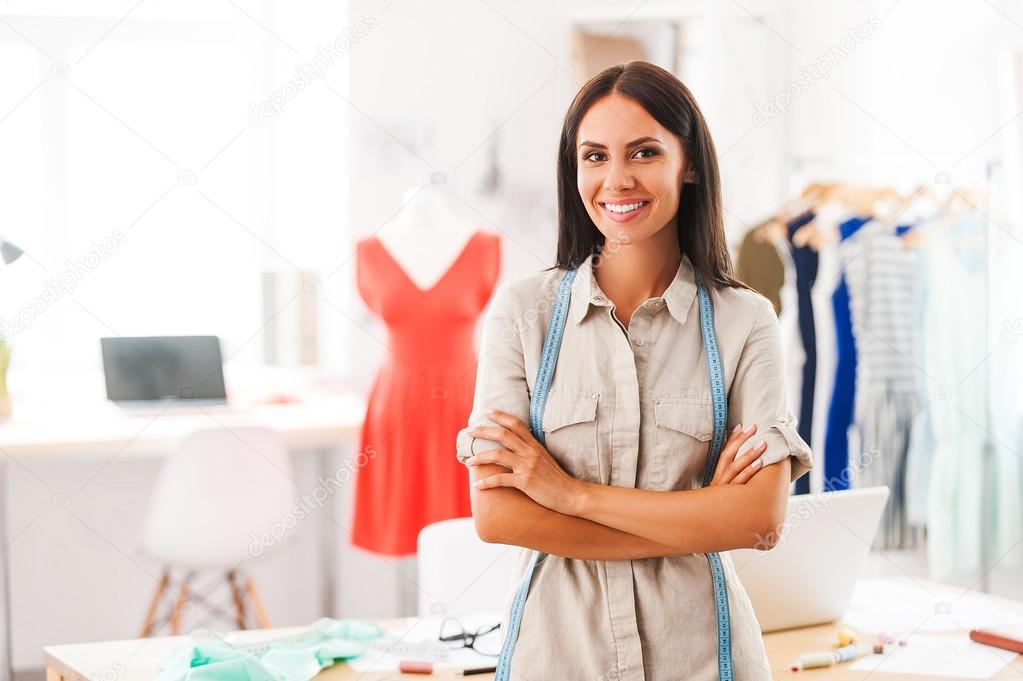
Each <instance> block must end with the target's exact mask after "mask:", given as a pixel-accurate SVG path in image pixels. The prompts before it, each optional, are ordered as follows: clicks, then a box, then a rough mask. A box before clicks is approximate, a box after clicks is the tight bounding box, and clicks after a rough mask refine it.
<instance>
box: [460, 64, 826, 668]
mask: <svg viewBox="0 0 1023 681" xmlns="http://www.w3.org/2000/svg"><path fill="white" fill-rule="evenodd" d="M558 192H559V238H558V253H557V265H556V266H555V267H553V268H551V269H549V270H546V271H544V272H540V273H537V274H533V275H529V276H527V277H524V278H522V279H519V280H515V281H511V282H507V283H505V284H503V285H502V286H500V287H499V288H498V290H497V292H496V294H495V296H494V299H493V302H492V304H491V306H490V309H489V310H488V313H487V317H486V322H485V326H484V336H483V347H482V348H481V353H480V358H481V359H480V365H479V368H478V373H477V383H476V394H475V399H474V405H473V410H472V414H471V416H470V418H469V427H467V428H465V429H463V430H462V431H461V432H460V433H459V436H458V442H457V448H458V457H459V459H460V460H461V461H463V462H465V463H466V464H467V465H468V466H469V467H470V476H471V478H472V481H473V483H472V487H473V490H472V506H473V516H474V518H475V524H476V528H477V531H478V533H479V535H480V537H482V538H483V539H484V540H485V541H489V542H497V543H503V544H513V545H517V546H522V547H526V548H529V549H534V550H535V551H537V552H539V553H537V554H535V556H534V554H532V553H531V552H526V553H527V556H525V557H524V558H523V561H524V562H523V578H522V580H521V582H520V584H521V588H520V593H522V594H523V597H522V600H521V602H520V599H519V598H518V597H517V598H516V601H515V602H516V603H520V605H521V606H522V607H521V608H519V607H513V608H512V609H511V610H510V611H509V612H508V613H507V614H506V617H505V620H504V625H505V629H504V631H506V632H507V636H506V639H505V647H506V649H505V651H504V655H503V656H502V663H499V667H498V679H499V680H500V679H503V678H508V676H509V675H510V674H511V673H513V672H514V673H515V675H517V676H518V675H521V676H523V677H525V678H530V677H535V676H537V675H540V676H542V677H543V678H617V679H622V680H634V681H640V680H644V681H661V680H664V681H667V680H668V679H677V678H679V676H680V672H679V670H680V669H685V670H686V671H685V673H684V676H685V678H687V679H704V680H710V679H716V678H722V679H731V678H733V677H734V678H741V679H769V678H771V674H770V669H769V666H768V662H767V657H766V654H765V652H764V647H763V642H762V640H761V637H760V629H759V625H758V624H757V621H756V617H755V616H754V614H753V610H752V607H751V606H750V603H749V599H748V597H747V596H746V593H745V591H744V589H743V588H742V584H741V583H740V582H739V580H738V578H737V576H736V574H735V570H734V567H733V566H732V564H731V561H730V559H729V558H728V557H727V555H724V554H722V555H720V556H718V554H717V552H719V551H726V550H729V549H734V548H740V547H760V548H765V549H766V548H770V547H771V546H773V544H774V542H775V540H776V537H777V536H778V533H777V530H778V527H779V525H780V523H781V521H782V518H783V515H784V511H785V507H786V497H787V494H788V488H789V484H790V482H791V481H792V480H793V479H795V478H797V477H799V476H801V475H803V474H804V473H805V472H806V471H808V470H809V468H810V466H811V461H810V451H809V448H808V447H807V445H806V443H805V442H803V441H802V440H801V439H800V438H799V436H798V435H797V433H796V431H795V430H794V425H795V420H794V418H793V417H792V415H791V414H790V413H789V412H788V411H787V409H786V406H785V404H786V403H785V391H784V383H783V380H782V373H783V372H782V366H783V365H782V357H781V349H780V345H779V332H778V322H777V318H776V317H775V314H774V309H773V307H772V306H771V304H770V302H768V301H767V299H766V298H764V297H762V296H760V295H759V294H757V293H755V292H753V291H752V290H750V289H749V288H747V287H746V286H745V285H743V284H742V283H741V282H739V281H737V280H736V279H735V278H734V277H733V276H732V274H731V260H730V258H729V254H728V251H727V247H726V245H725V239H724V229H723V225H722V219H721V210H722V209H721V198H720V189H719V182H718V170H717V162H716V159H715V154H714V146H713V143H712V142H711V139H710V136H709V134H708V132H707V126H706V123H705V122H704V120H703V116H702V115H701V113H700V111H699V108H698V107H697V105H696V102H695V101H694V100H693V98H692V94H691V93H690V92H689V90H688V89H687V88H686V87H685V86H684V85H683V84H682V83H681V82H680V81H679V80H678V79H677V78H675V77H674V76H673V75H671V74H670V73H668V72H667V71H664V70H663V69H660V68H658V67H656V66H654V65H652V64H648V63H645V62H630V63H628V64H624V65H619V66H615V67H612V68H609V69H607V70H605V71H603V72H602V73H600V74H598V75H597V76H595V77H594V78H593V79H592V80H590V81H589V82H588V83H587V84H586V85H585V86H584V87H583V88H582V90H581V91H580V92H579V94H578V95H577V96H576V98H575V100H574V101H573V103H572V105H571V107H570V109H569V111H568V114H567V115H566V118H565V124H564V128H563V132H562V137H561V146H560V150H559V161H558ZM569 275H571V276H572V277H573V279H571V280H566V281H565V282H564V286H565V290H567V291H568V292H570V296H569V299H568V300H569V303H568V307H567V310H566V311H565V312H566V313H565V315H564V317H558V318H555V317H554V315H553V312H552V311H553V309H554V308H555V305H554V301H555V297H556V295H557V293H558V291H559V288H560V287H561V286H562V284H563V279H564V278H565V277H566V276H569ZM555 319H556V320H557V321H558V322H562V323H563V324H564V326H563V335H562V338H561V342H560V350H559V352H558V354H557V364H556V368H555V370H554V372H553V377H552V379H551V383H550V386H549V399H547V401H546V404H545V407H544V412H543V422H542V433H541V432H540V431H537V432H534V431H532V430H531V429H530V428H529V427H528V426H527V425H526V423H527V422H528V418H529V410H530V400H531V398H533V399H535V396H536V393H537V391H538V390H541V389H542V383H540V385H539V386H538V382H539V379H538V378H537V377H538V372H539V371H540V366H541V359H540V358H541V352H542V348H543V347H544V345H545V335H546V333H547V329H548V327H549V326H550V325H551V324H552V321H553V320H555ZM556 328H557V327H556ZM556 347H557V346H556ZM708 369H710V371H709V370H708ZM712 375H713V376H714V380H713V381H712V380H711V376H712ZM715 405H716V406H715ZM726 427H727V428H728V430H729V431H730V433H729V434H728V435H727V436H726V432H725V428H726ZM541 434H542V437H541ZM754 435H756V438H754V439H752V440H751V438H753V436H754ZM538 438H539V439H538ZM722 445H723V446H722ZM719 451H720V457H719V458H718V459H717V460H716V462H715V456H717V454H718V452H719ZM704 553H706V554H708V555H707V556H705V555H702V554H704ZM540 557H542V558H540ZM533 558H537V560H533ZM527 559H529V560H528V562H527ZM534 565H535V568H534V567H533V566H534ZM712 586H713V588H712ZM584 604H585V605H584ZM580 605H584V608H583V609H580V607H579V606H580ZM722 612H724V613H725V614H724V615H722V614H721V613H722ZM516 622H517V623H518V625H519V627H518V635H517V637H516V636H515V635H514V634H513V633H512V632H513V631H514V630H515V629H514V626H509V625H513V624H514V623H516ZM556 651H557V652H556ZM564 651H570V653H569V654H564ZM501 664H504V667H502V666H501ZM733 675H734V676H733Z"/></svg>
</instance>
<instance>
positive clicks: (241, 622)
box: [227, 570, 246, 629]
mask: <svg viewBox="0 0 1023 681" xmlns="http://www.w3.org/2000/svg"><path fill="white" fill-rule="evenodd" d="M227 583H228V584H230V585H231V599H232V600H233V601H234V611H235V618H236V619H237V621H238V628H239V629H245V628H246V627H245V601H244V600H243V599H242V590H241V588H240V587H239V586H238V579H237V577H236V576H235V572H234V570H230V571H229V572H228V573H227Z"/></svg>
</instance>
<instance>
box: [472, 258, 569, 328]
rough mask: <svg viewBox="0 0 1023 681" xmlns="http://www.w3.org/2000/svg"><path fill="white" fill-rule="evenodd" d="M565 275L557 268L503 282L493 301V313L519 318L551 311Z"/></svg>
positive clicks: (491, 306)
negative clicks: (559, 284) (559, 285)
mask: <svg viewBox="0 0 1023 681" xmlns="http://www.w3.org/2000/svg"><path fill="white" fill-rule="evenodd" d="M564 274H565V272H564V270H560V269H556V268H555V269H551V270H543V271H540V272H534V273H532V274H527V275H524V276H520V277H515V278H513V279H508V280H505V281H503V282H501V283H500V284H499V285H498V287H497V289H496V290H495V291H494V296H493V299H492V300H491V305H490V309H491V313H492V314H497V315H500V316H518V315H520V314H525V313H527V312H528V311H529V310H533V311H534V312H533V314H542V313H543V312H545V311H547V310H548V309H549V307H550V302H551V301H552V300H553V299H554V295H555V293H556V292H557V288H558V283H559V282H560V281H561V278H562V277H563V276H564Z"/></svg>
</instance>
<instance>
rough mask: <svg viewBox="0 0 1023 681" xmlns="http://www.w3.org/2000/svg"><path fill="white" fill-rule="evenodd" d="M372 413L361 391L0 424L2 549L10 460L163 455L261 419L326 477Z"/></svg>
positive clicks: (328, 549) (2, 630) (326, 560)
mask: <svg viewBox="0 0 1023 681" xmlns="http://www.w3.org/2000/svg"><path fill="white" fill-rule="evenodd" d="M365 413H366V405H365V401H364V399H363V398H362V397H358V396H355V395H348V396H326V395H325V396H322V397H310V398H309V400H308V401H306V402H302V403H293V404H281V405H251V406H246V407H237V408H233V407H232V408H227V409H221V408H192V407H188V408H184V409H183V410H179V409H174V408H168V409H165V410H163V411H153V412H140V413H131V412H127V411H124V410H121V409H119V408H117V407H115V406H113V405H111V404H103V405H98V406H97V407H96V408H94V409H93V410H92V411H79V412H76V413H68V414H52V413H51V414H46V415H34V416H33V415H31V414H29V415H25V416H22V415H21V414H20V413H18V412H16V414H15V420H13V421H9V422H7V423H4V424H2V425H0V548H2V547H6V546H7V542H8V538H7V515H6V512H7V507H6V504H7V497H8V496H9V495H8V494H7V493H6V489H7V477H6V474H7V471H6V467H7V466H8V465H10V463H11V462H12V461H17V462H19V463H22V464H24V463H26V462H27V461H30V460H32V459H67V460H75V461H83V460H89V459H93V460H102V461H114V460H124V459H136V458H142V457H145V458H151V459H152V458H161V457H164V456H166V455H167V454H168V453H170V452H172V451H173V450H174V449H175V447H176V446H177V445H178V443H179V442H180V441H181V440H182V439H183V438H184V437H186V436H187V435H188V434H189V433H191V432H193V431H196V430H200V429H206V428H231V427H236V426H241V425H260V426H266V427H269V428H272V429H274V430H275V431H277V433H278V434H279V435H280V436H281V438H282V439H283V441H284V444H285V446H286V447H287V448H288V449H289V450H290V451H293V452H294V451H303V452H314V453H315V454H316V455H317V457H318V459H319V461H318V467H319V470H320V472H321V474H323V475H324V476H325V477H330V476H331V475H333V472H332V470H333V467H332V466H331V463H330V459H331V455H332V453H333V452H335V451H336V450H337V449H338V448H339V447H341V446H342V445H344V444H345V443H346V442H349V441H351V440H352V439H353V438H354V436H355V435H356V433H357V432H358V430H359V428H360V426H361V424H362V421H363V418H364V417H365ZM327 525H328V523H324V528H323V532H322V533H321V536H320V544H321V556H320V559H321V561H322V562H323V567H324V584H323V604H322V607H321V610H322V612H323V613H324V614H326V615H327V616H330V614H331V613H332V612H333V611H334V600H335V598H334V595H335V586H334V579H335V578H336V576H337V574H338V570H339V567H338V565H337V556H338V553H339V552H338V551H337V550H336V542H337V539H336V537H335V534H336V533H334V532H330V531H329V527H327ZM8 559H9V558H8V552H7V551H4V550H0V681H8V679H9V675H10V673H11V672H10V666H11V664H10V663H11V634H10V632H11V612H10V600H9V598H10V597H9V594H10V584H9V565H8Z"/></svg>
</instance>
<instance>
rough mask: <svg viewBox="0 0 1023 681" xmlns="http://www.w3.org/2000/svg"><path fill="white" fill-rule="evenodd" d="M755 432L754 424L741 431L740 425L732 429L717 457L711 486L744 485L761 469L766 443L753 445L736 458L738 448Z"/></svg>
mask: <svg viewBox="0 0 1023 681" xmlns="http://www.w3.org/2000/svg"><path fill="white" fill-rule="evenodd" d="M755 432H757V426H756V424H754V425H752V426H750V427H749V428H747V429H746V430H743V429H742V424H741V423H740V424H738V425H737V426H735V428H733V429H732V432H731V433H729V434H728V439H726V440H725V445H724V447H722V448H721V456H719V457H718V465H717V467H716V468H715V469H714V477H713V478H712V479H711V481H710V484H711V485H742V484H745V483H746V482H749V479H750V478H752V477H753V476H754V475H756V473H757V471H759V470H760V469H761V468H762V467H763V461H761V459H760V456H761V455H762V454H763V453H764V452H765V451H767V443H766V442H761V443H759V444H757V445H754V446H753V447H750V448H749V449H747V450H746V451H745V452H743V454H742V456H739V457H736V455H737V454H738V453H739V447H740V446H741V445H742V444H743V443H744V442H746V440H748V439H750V438H751V437H753V433H755Z"/></svg>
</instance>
